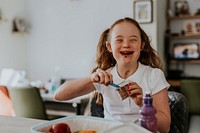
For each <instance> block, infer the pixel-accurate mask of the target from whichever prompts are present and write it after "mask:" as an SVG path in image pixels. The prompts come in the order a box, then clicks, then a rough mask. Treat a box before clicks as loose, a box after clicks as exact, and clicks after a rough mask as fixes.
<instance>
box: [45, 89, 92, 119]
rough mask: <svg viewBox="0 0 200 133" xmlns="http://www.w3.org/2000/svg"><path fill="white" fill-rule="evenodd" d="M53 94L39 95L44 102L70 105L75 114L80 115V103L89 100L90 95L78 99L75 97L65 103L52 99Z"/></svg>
mask: <svg viewBox="0 0 200 133" xmlns="http://www.w3.org/2000/svg"><path fill="white" fill-rule="evenodd" d="M53 96H54V93H41V97H42V99H43V100H44V101H45V102H54V103H71V104H72V106H73V107H75V108H76V114H77V115H81V103H82V100H85V99H89V97H90V94H86V95H83V96H80V97H76V98H74V99H71V100H67V101H57V100H55V99H53Z"/></svg>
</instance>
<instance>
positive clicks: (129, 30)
mask: <svg viewBox="0 0 200 133" xmlns="http://www.w3.org/2000/svg"><path fill="white" fill-rule="evenodd" d="M141 42H142V41H141V37H140V32H139V30H138V28H137V27H136V26H135V25H134V24H132V23H130V22H122V23H119V24H117V25H115V26H114V27H113V30H112V31H111V35H110V39H109V41H108V43H107V48H108V50H109V51H110V52H112V54H113V56H114V58H115V60H116V61H117V63H118V64H119V65H120V64H121V65H133V64H136V63H137V61H138V58H139V56H140V51H141V49H142V48H143V44H142V43H141Z"/></svg>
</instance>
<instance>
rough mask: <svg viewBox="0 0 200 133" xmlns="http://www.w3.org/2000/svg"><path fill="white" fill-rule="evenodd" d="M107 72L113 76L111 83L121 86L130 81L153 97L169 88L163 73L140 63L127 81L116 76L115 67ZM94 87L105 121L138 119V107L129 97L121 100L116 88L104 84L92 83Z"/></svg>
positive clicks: (131, 120)
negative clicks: (100, 102) (99, 98)
mask: <svg viewBox="0 0 200 133" xmlns="http://www.w3.org/2000/svg"><path fill="white" fill-rule="evenodd" d="M107 71H108V72H110V73H111V74H112V75H113V83H115V84H117V85H119V86H123V85H125V84H127V83H129V82H131V81H132V82H136V83H137V84H138V85H139V86H140V87H141V88H142V90H143V94H145V92H147V91H148V92H151V94H152V95H153V94H155V93H157V92H159V91H161V90H163V89H165V88H169V86H170V85H169V84H168V83H167V81H166V79H165V76H164V73H163V71H161V70H160V69H157V68H152V67H150V66H145V65H143V64H141V63H139V66H138V69H137V71H136V72H135V73H134V74H133V75H131V76H130V77H128V78H127V79H122V78H121V77H120V76H119V75H118V73H117V70H116V67H113V68H110V69H108V70H107ZM94 86H95V88H96V90H97V91H98V92H100V93H101V94H102V95H103V106H104V116H105V118H106V119H111V120H118V121H121V122H125V123H130V122H134V121H136V120H137V119H138V118H139V110H140V107H139V106H137V105H136V104H135V103H134V101H133V100H132V99H131V98H130V97H128V98H126V99H124V100H121V98H120V96H119V94H118V92H117V91H116V88H114V87H112V86H110V85H109V86H105V85H104V84H99V83H94Z"/></svg>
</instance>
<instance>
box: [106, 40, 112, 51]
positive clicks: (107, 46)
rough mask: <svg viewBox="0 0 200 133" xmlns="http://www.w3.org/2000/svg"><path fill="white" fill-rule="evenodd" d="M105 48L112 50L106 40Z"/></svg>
mask: <svg viewBox="0 0 200 133" xmlns="http://www.w3.org/2000/svg"><path fill="white" fill-rule="evenodd" d="M106 48H107V49H108V51H109V52H112V48H111V45H110V43H109V42H107V41H106Z"/></svg>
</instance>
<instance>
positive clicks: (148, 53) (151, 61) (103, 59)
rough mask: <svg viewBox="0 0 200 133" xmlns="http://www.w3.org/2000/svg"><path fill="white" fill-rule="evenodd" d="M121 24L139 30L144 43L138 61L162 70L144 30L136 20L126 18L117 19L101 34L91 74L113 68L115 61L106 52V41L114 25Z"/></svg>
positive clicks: (156, 54)
mask: <svg viewBox="0 0 200 133" xmlns="http://www.w3.org/2000/svg"><path fill="white" fill-rule="evenodd" d="M122 22H129V23H132V24H133V25H135V26H136V27H137V28H138V29H139V32H140V37H141V40H142V42H143V43H144V48H143V50H142V51H141V53H140V57H139V59H138V61H139V62H140V63H142V64H144V65H149V66H151V67H153V68H160V69H162V67H163V64H162V61H161V59H160V57H159V56H158V53H157V51H156V50H154V49H153V48H152V47H151V44H150V39H149V37H148V35H147V34H146V33H145V32H144V30H143V29H142V28H141V27H140V25H139V24H138V22H137V21H136V20H134V19H132V18H128V17H126V18H123V19H119V20H117V21H116V22H114V23H113V25H112V26H111V27H110V28H108V29H106V30H105V31H104V32H103V33H102V34H101V36H100V39H99V42H98V45H97V52H96V63H95V67H94V68H93V70H92V72H94V71H96V69H98V68H100V69H102V70H106V69H108V68H110V67H113V66H115V64H116V60H115V59H114V57H113V55H112V53H111V52H109V51H108V50H107V47H106V41H107V40H108V39H109V37H110V34H111V32H112V30H113V28H114V27H115V25H117V24H119V23H122ZM142 42H141V43H142Z"/></svg>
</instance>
